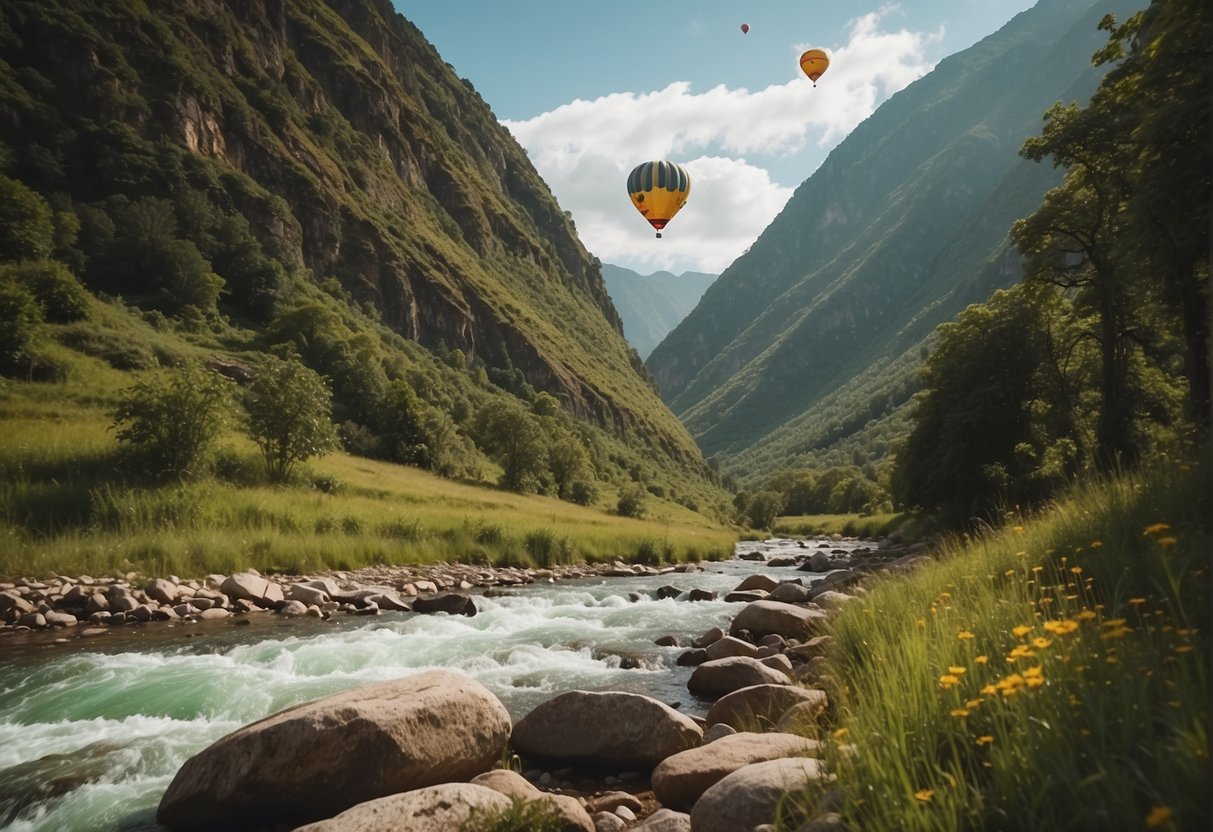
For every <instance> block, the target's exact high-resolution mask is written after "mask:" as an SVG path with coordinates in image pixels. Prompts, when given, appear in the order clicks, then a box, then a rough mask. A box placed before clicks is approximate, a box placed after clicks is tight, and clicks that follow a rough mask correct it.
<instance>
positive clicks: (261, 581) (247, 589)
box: [219, 572, 286, 607]
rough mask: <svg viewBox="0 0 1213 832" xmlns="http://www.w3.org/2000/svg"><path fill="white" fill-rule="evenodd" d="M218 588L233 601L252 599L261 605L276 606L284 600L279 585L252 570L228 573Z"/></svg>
mask: <svg viewBox="0 0 1213 832" xmlns="http://www.w3.org/2000/svg"><path fill="white" fill-rule="evenodd" d="M219 590H220V591H221V592H222V593H223V594H224V595H226V596H227V597H228V598H230V599H232V600H233V601H239V600H244V601H252V602H253V603H254V604H257V605H258V606H261V607H268V606H276V605H277V604H278V603H280V602H282V601H284V600H286V598H285V596H284V595H283V594H282V587H281V586H279V585H278V584H276V583H275V582H273V581H270V580H267V579H265V578H263V577H261V576H260V575H257V574H255V573H253V572H237V573H236V574H234V575H229V576H228V578H227V580H225V581H224V582H223V583H222V584H221V585H220V587H219Z"/></svg>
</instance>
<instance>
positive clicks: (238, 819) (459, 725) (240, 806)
mask: <svg viewBox="0 0 1213 832" xmlns="http://www.w3.org/2000/svg"><path fill="white" fill-rule="evenodd" d="M509 732H510V718H509V714H508V713H507V712H506V710H505V707H504V706H503V705H502V704H501V702H500V701H498V699H497V698H496V697H495V696H493V694H492V693H490V692H489V691H488V690H487V689H486V688H485V687H484V686H482V685H481V684H480V683H478V682H476V681H474V680H472V679H471V678H469V677H467V676H464V675H463V674H461V673H455V672H453V671H448V670H434V671H429V672H426V673H419V674H417V675H415V676H408V677H406V678H403V679H398V680H395V681H392V682H384V683H382V684H378V685H371V686H369V687H364V688H357V689H354V690H350V691H345V692H344V693H339V694H335V695H333V696H329V697H326V698H324V699H318V700H316V701H314V702H308V703H305V704H302V705H296V706H295V707H293V708H288V709H287V710H285V711H280V712H279V713H276V714H273V715H271V716H268V717H266V718H265V719H262V720H260V721H258V722H254V723H253V724H251V725H247V726H245V727H243V728H240V729H238V730H236V731H234V732H232V733H231V734H228V735H227V736H226V737H223V738H222V739H220V740H218V741H217V742H215V743H214V744H212V745H211V746H209V747H208V748H206V749H204V750H203V751H201V752H199V753H198V754H196V755H194V756H193V757H191V758H190V759H189V760H187V761H186V762H185V765H183V766H182V767H181V769H180V770H179V771H178V772H177V776H176V777H175V778H173V782H172V784H171V785H170V786H169V788H168V790H167V791H166V792H165V794H164V797H163V798H162V799H161V801H160V808H159V810H158V812H157V815H156V818H157V820H158V821H159V822H160V823H162V824H164V825H165V826H168V827H169V828H170V829H173V830H195V829H196V830H211V829H216V828H218V829H231V830H236V829H251V828H255V827H256V826H258V825H268V824H281V823H283V822H291V821H293V822H306V821H310V820H317V819H320V818H327V817H332V816H333V815H336V814H337V813H338V812H341V811H343V810H345V809H347V808H349V807H350V806H353V805H355V804H358V803H362V802H365V801H368V800H373V799H375V798H377V797H382V796H384V795H390V794H395V793H397V792H404V791H409V790H411V789H417V788H422V787H425V786H431V785H435V784H438V783H444V782H448V781H453V780H466V779H468V778H470V777H474V776H475V775H477V774H479V773H481V772H483V771H486V770H487V769H489V768H491V767H492V765H493V763H494V762H495V761H496V760H498V759H500V757H501V754H502V751H503V750H504V748H505V744H506V741H507V739H508V737H509Z"/></svg>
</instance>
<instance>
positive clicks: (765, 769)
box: [691, 737, 824, 832]
mask: <svg viewBox="0 0 1213 832" xmlns="http://www.w3.org/2000/svg"><path fill="white" fill-rule="evenodd" d="M726 739H727V737H726ZM717 742H724V740H717ZM715 744H716V743H713V745H715ZM823 776H824V775H823V774H822V771H821V768H820V766H819V764H818V762H817V760H814V759H811V758H809V757H789V758H785V759H780V760H769V761H767V762H763V763H754V764H752V765H748V766H745V767H744V768H740V769H737V770H736V771H734V772H733V773H732V774H729V775H727V776H725V777H723V778H722V779H721V780H719V781H718V782H717V783H716V784H715V785H713V786H712V787H711V788H709V789H708V790H707V791H705V792H704V793H703V795H702V796H701V797H700V798H699V799H698V800H697V801H695V806H694V807H693V808H692V809H691V828H692V829H694V830H695V832H736V830H739V829H746V830H748V829H752V828H753V827H755V826H758V825H759V824H763V823H770V822H771V821H773V820H774V819H775V809H776V807H777V806H778V805H779V801H780V799H781V798H782V797H783V795H784V793H785V792H789V791H794V790H796V789H802V788H804V787H805V786H806V785H808V784H809V783H812V782H814V781H817V780H820V779H821V778H822V777H823Z"/></svg>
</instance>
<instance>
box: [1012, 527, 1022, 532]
mask: <svg viewBox="0 0 1213 832" xmlns="http://www.w3.org/2000/svg"><path fill="white" fill-rule="evenodd" d="M1012 531H1014V532H1015V534H1023V526H1016V527H1015V528H1014V529H1013V530H1012Z"/></svg>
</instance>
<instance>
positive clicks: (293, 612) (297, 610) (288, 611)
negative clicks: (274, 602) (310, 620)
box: [278, 600, 307, 618]
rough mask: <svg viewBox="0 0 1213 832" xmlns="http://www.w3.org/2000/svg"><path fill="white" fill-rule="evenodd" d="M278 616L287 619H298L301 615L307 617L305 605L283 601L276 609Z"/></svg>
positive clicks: (300, 602) (292, 601) (298, 602)
mask: <svg viewBox="0 0 1213 832" xmlns="http://www.w3.org/2000/svg"><path fill="white" fill-rule="evenodd" d="M278 614H279V615H284V616H286V617H287V618H298V617H299V616H301V615H307V604H305V603H303V602H302V601H294V600H291V601H285V602H283V604H282V606H281V607H280V608H279V609H278Z"/></svg>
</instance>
